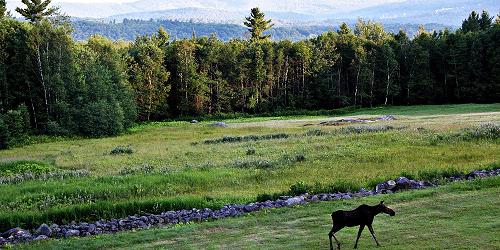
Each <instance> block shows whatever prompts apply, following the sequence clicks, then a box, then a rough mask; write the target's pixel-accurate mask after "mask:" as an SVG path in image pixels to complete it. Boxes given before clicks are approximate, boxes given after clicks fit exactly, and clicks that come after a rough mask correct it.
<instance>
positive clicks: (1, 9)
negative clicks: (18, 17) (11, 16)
mask: <svg viewBox="0 0 500 250" xmlns="http://www.w3.org/2000/svg"><path fill="white" fill-rule="evenodd" d="M6 15H7V3H6V2H5V0H0V19H2V18H3V17H5V16H6Z"/></svg>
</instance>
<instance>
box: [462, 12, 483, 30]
mask: <svg viewBox="0 0 500 250" xmlns="http://www.w3.org/2000/svg"><path fill="white" fill-rule="evenodd" d="M480 29H481V26H480V24H479V15H478V14H477V12H475V11H473V12H472V13H470V15H469V17H468V18H467V19H465V20H464V21H463V22H462V31H463V32H465V33H467V32H475V31H478V30H480Z"/></svg>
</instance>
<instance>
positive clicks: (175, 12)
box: [103, 8, 317, 26]
mask: <svg viewBox="0 0 500 250" xmlns="http://www.w3.org/2000/svg"><path fill="white" fill-rule="evenodd" d="M246 16H248V11H230V10H220V9H208V8H181V9H172V10H161V11H152V12H135V13H128V14H121V15H114V16H109V17H107V18H103V20H105V21H112V20H117V21H118V22H121V21H122V20H124V19H136V20H150V19H153V20H174V21H184V22H199V23H231V24H239V25H241V24H243V22H244V21H245V17H246ZM266 16H267V17H268V18H271V19H272V20H273V23H275V24H276V25H278V26H283V25H293V24H306V23H308V22H309V23H312V22H315V21H316V20H317V19H316V17H315V16H312V15H308V14H302V13H296V12H278V11H268V12H266Z"/></svg>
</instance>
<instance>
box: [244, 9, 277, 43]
mask: <svg viewBox="0 0 500 250" xmlns="http://www.w3.org/2000/svg"><path fill="white" fill-rule="evenodd" d="M246 20H247V21H246V22H244V24H245V26H247V27H248V30H249V31H250V33H251V34H252V38H251V40H252V41H262V40H267V39H269V38H270V37H271V35H263V33H264V32H265V31H267V30H269V29H271V28H272V27H273V26H274V24H271V22H272V20H271V19H269V20H266V19H265V15H264V13H263V12H261V11H260V9H259V8H257V7H256V8H253V9H252V10H251V12H250V16H249V17H246Z"/></svg>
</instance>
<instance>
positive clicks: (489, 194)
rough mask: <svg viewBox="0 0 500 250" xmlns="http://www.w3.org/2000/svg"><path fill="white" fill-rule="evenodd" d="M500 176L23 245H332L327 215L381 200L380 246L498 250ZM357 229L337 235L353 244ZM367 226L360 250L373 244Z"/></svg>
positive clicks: (376, 223) (344, 246)
mask: <svg viewBox="0 0 500 250" xmlns="http://www.w3.org/2000/svg"><path fill="white" fill-rule="evenodd" d="M499 196H500V178H499V177H493V178H491V179H487V180H475V181H473V182H458V183H453V184H451V185H448V186H443V187H439V188H432V189H427V190H418V191H411V192H403V193H396V194H391V195H382V196H377V197H367V198H356V199H352V200H344V201H333V202H322V203H316V204H310V205H306V206H298V207H293V208H282V209H273V210H266V211H260V212H256V213H252V214H248V215H247V216H244V217H238V218H230V219H224V220H219V221H212V222H206V223H201V224H185V225H179V226H176V227H171V228H159V229H150V230H143V231H136V232H123V233H118V234H115V235H100V236H96V237H90V238H80V239H78V238H74V239H67V240H52V241H47V242H41V243H35V244H30V245H25V246H21V247H20V249H75V248H78V249H328V247H329V242H328V236H327V234H328V232H329V230H330V229H331V218H330V214H331V213H332V211H335V210H337V209H352V208H355V207H357V206H358V205H359V204H362V203H366V204H372V205H374V204H377V203H378V202H380V200H384V202H385V203H386V204H387V205H388V206H390V207H391V208H393V209H394V210H395V211H396V216H394V217H389V216H388V215H379V216H378V217H376V218H375V221H374V224H373V227H374V230H375V234H376V235H377V239H378V240H379V242H380V244H381V247H377V248H376V249H408V247H409V246H411V248H412V249H498V248H500V241H499V240H498V239H499V237H500V234H499V231H498V225H499V223H500V219H499V218H498V216H496V215H497V214H498V213H500V200H499V199H498V198H496V199H495V198H493V197H499ZM357 230H358V228H357V227H355V228H344V229H342V230H341V231H339V232H338V233H337V234H336V235H337V238H338V239H339V240H340V242H341V244H342V249H352V247H353V246H354V241H355V240H356V233H357ZM375 246H376V245H375V242H374V241H373V239H372V238H371V235H370V233H369V232H368V230H367V229H365V231H364V232H363V234H362V236H361V238H360V240H359V245H358V248H359V249H374V248H375Z"/></svg>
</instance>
